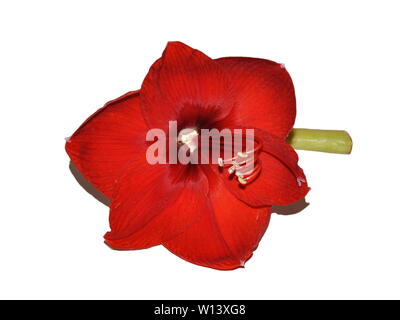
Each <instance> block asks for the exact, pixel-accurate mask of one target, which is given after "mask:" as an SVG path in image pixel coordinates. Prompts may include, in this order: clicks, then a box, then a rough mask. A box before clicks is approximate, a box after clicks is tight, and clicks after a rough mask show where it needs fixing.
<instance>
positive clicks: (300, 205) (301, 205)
mask: <svg viewBox="0 0 400 320" xmlns="http://www.w3.org/2000/svg"><path fill="white" fill-rule="evenodd" d="M69 170H70V171H71V173H72V175H73V176H74V178H75V179H76V181H77V182H78V183H79V184H80V186H81V187H82V188H83V189H85V190H86V192H87V193H89V194H90V195H92V196H93V197H94V198H95V199H96V200H98V201H100V202H101V203H102V204H104V205H106V206H109V205H110V200H109V199H108V198H107V197H106V196H105V195H103V194H102V193H101V192H100V191H99V190H97V189H96V188H95V187H94V186H93V185H92V184H91V183H90V182H89V181H87V180H86V179H85V178H84V177H83V175H82V174H81V173H80V172H79V170H78V169H77V168H76V167H75V166H74V164H73V163H72V162H71V161H70V162H69ZM308 205H309V203H308V202H306V200H305V199H302V200H300V201H298V202H295V203H292V204H289V205H287V206H272V212H274V213H277V214H281V215H291V214H296V213H299V212H301V211H303V210H304V209H305V208H307V207H308Z"/></svg>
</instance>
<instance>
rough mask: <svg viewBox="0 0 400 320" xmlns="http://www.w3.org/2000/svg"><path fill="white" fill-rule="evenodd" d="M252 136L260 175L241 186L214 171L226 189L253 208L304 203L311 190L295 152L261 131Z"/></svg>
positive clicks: (221, 173)
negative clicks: (257, 150)
mask: <svg viewBox="0 0 400 320" xmlns="http://www.w3.org/2000/svg"><path fill="white" fill-rule="evenodd" d="M255 136H256V138H257V139H259V140H260V141H261V143H262V152H261V153H260V154H259V160H260V161H261V166H262V169H261V170H262V171H261V173H260V175H259V176H258V177H257V178H256V179H255V180H254V181H253V182H251V183H250V184H248V185H245V186H243V185H240V184H239V182H238V181H237V180H236V179H234V177H230V176H229V174H228V173H227V172H226V171H225V170H223V171H221V170H218V168H215V167H214V168H213V169H214V171H215V172H216V173H218V175H219V178H220V179H222V181H223V182H224V183H225V186H226V187H227V188H228V189H229V190H230V191H231V192H232V193H233V194H234V195H235V196H236V197H237V198H238V199H240V200H241V201H243V202H245V203H246V204H248V205H250V206H252V207H262V206H271V205H287V204H291V203H294V202H297V201H299V200H301V199H303V198H304V197H305V196H306V194H307V193H308V191H309V190H310V188H309V187H308V186H307V179H306V177H305V175H304V172H303V170H302V169H301V168H300V167H299V166H298V164H297V162H298V156H297V153H296V152H295V151H294V149H293V148H292V147H291V146H290V145H289V144H287V143H286V142H285V141H284V140H282V139H281V138H278V137H275V136H274V135H272V134H270V133H268V132H266V131H264V130H260V129H255Z"/></svg>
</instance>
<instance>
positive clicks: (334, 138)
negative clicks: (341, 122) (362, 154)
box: [287, 129, 353, 154]
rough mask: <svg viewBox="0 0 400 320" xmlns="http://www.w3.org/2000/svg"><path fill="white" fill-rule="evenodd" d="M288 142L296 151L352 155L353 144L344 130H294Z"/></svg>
mask: <svg viewBox="0 0 400 320" xmlns="http://www.w3.org/2000/svg"><path fill="white" fill-rule="evenodd" d="M287 142H288V143H289V144H290V145H291V146H292V147H293V148H295V149H299V150H310V151H320V152H329V153H341V154H350V153H351V149H352V147H353V142H352V140H351V137H350V135H349V134H348V133H347V132H346V131H343V130H317V129H293V130H292V132H290V134H289V137H288V138H287Z"/></svg>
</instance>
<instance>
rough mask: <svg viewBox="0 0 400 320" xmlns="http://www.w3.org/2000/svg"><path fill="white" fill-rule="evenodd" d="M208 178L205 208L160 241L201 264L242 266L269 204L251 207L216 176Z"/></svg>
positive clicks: (259, 233)
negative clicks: (197, 217)
mask: <svg viewBox="0 0 400 320" xmlns="http://www.w3.org/2000/svg"><path fill="white" fill-rule="evenodd" d="M208 175H211V174H208ZM210 179H211V181H212V185H210V200H209V202H208V210H207V211H205V212H204V214H202V216H201V219H200V220H199V221H198V222H197V223H195V224H194V225H193V226H191V227H190V228H189V229H187V231H186V232H184V233H183V234H181V235H179V236H177V237H176V238H174V239H172V240H170V241H168V242H165V243H164V244H163V245H164V246H165V247H166V248H167V249H168V250H170V251H171V252H172V253H174V254H175V255H177V256H179V257H181V258H182V259H185V260H187V261H189V262H191V263H195V264H198V265H201V266H205V267H210V268H214V269H221V270H230V269H236V268H239V267H243V266H244V263H245V262H246V261H247V260H248V259H249V258H250V257H251V256H252V254H253V251H254V250H255V249H256V248H257V246H258V243H259V241H260V240H261V238H262V236H263V234H264V233H265V230H266V229H267V227H268V223H269V219H270V214H271V208H270V207H268V208H258V209H255V208H251V207H249V206H247V205H245V204H244V203H243V202H240V201H238V200H237V199H235V197H234V196H233V195H232V194H231V193H230V192H229V191H228V190H227V189H226V188H225V187H224V186H223V184H222V183H220V182H219V180H218V179H216V178H215V177H214V178H212V177H210Z"/></svg>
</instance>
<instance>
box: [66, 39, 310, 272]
mask: <svg viewBox="0 0 400 320" xmlns="http://www.w3.org/2000/svg"><path fill="white" fill-rule="evenodd" d="M295 114H296V107H295V95H294V89H293V84H292V81H291V79H290V76H289V74H288V73H287V71H286V70H285V68H283V67H282V66H281V65H280V64H277V63H275V62H272V61H268V60H262V59H254V58H221V59H216V60H212V59H211V58H209V57H207V56H206V55H204V54H203V53H201V52H200V51H197V50H194V49H192V48H190V47H188V46H186V45H184V44H182V43H180V42H170V43H168V45H167V47H166V49H165V51H164V53H163V55H162V57H161V58H160V59H159V60H157V61H156V62H155V63H154V64H153V66H152V67H151V68H150V71H149V73H148V74H147V76H146V78H145V79H144V81H143V84H142V87H141V90H140V92H139V91H135V92H129V93H127V94H125V95H123V96H122V97H120V98H117V99H115V100H113V101H110V102H108V103H107V104H106V105H105V106H104V107H103V108H102V109H100V110H99V111H97V112H96V113H95V114H94V115H92V116H91V117H90V118H89V119H88V120H86V121H85V122H84V123H83V124H82V125H81V126H80V127H79V129H78V130H77V131H76V132H75V133H74V134H73V135H72V137H71V138H69V139H68V142H67V143H66V150H67V153H68V155H69V156H70V158H71V160H72V162H73V163H74V164H75V166H76V167H77V168H78V169H79V170H80V172H81V173H82V174H83V176H84V177H85V178H86V179H88V180H89V181H90V182H91V183H92V184H93V185H94V186H95V187H97V188H98V189H99V190H100V191H101V192H102V193H103V194H104V195H105V196H107V197H109V198H110V199H111V205H110V228H111V231H110V232H108V233H106V235H105V239H106V242H107V244H108V245H109V246H111V247H112V248H116V249H143V248H148V247H151V246H155V245H159V244H162V245H163V246H164V247H166V248H167V249H168V250H170V251H171V252H173V253H174V254H176V255H177V256H179V257H181V258H183V259H185V260H187V261H189V262H192V263H195V264H199V265H202V266H207V267H211V268H215V269H224V270H226V269H234V268H237V267H241V266H243V265H244V263H245V262H246V261H247V260H248V259H249V258H250V257H251V256H252V253H253V251H254V250H255V249H256V248H257V246H258V243H259V241H260V239H261V237H262V236H263V234H264V232H265V230H266V228H267V226H268V223H269V220H270V215H271V205H273V204H279V205H285V204H289V203H293V202H296V201H298V200H300V199H302V198H304V197H305V195H306V194H307V192H308V190H309V188H308V187H307V183H306V179H305V176H304V174H303V171H302V170H301V168H300V167H298V165H297V161H298V157H297V154H296V152H295V151H294V150H293V149H292V147H291V146H290V145H288V144H287V143H286V142H285V139H286V137H287V135H288V133H289V132H290V130H291V129H292V127H293V123H294V120H295ZM170 120H175V121H177V125H178V129H179V130H181V129H184V128H199V129H201V128H206V129H212V128H217V129H219V130H221V129H224V128H251V129H254V130H255V138H256V141H257V146H259V147H260V148H261V149H260V150H259V151H257V152H254V154H255V157H256V161H257V162H256V167H255V171H253V173H251V174H249V175H245V176H243V177H241V179H242V180H241V182H242V183H243V184H239V183H238V181H237V180H235V179H230V178H229V174H228V173H227V172H226V170H221V168H219V167H218V165H214V164H209V165H204V164H199V165H193V164H190V165H182V164H154V165H152V164H149V163H148V162H147V160H146V150H147V148H148V146H149V143H148V142H146V139H145V137H146V133H147V132H148V130H149V129H152V128H161V129H164V130H165V131H166V132H167V131H168V130H167V126H168V121H170ZM246 182H251V183H249V184H248V185H246V184H245V183H246Z"/></svg>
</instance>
